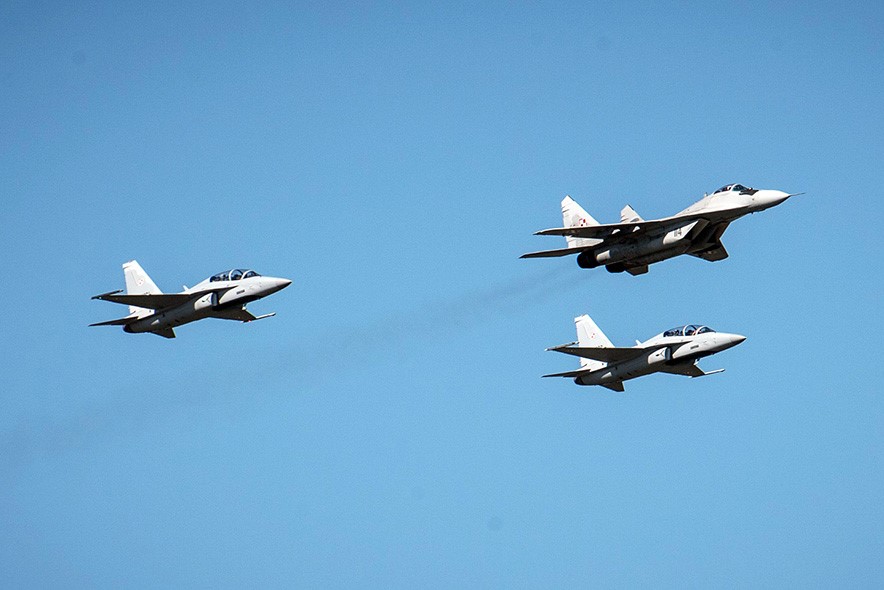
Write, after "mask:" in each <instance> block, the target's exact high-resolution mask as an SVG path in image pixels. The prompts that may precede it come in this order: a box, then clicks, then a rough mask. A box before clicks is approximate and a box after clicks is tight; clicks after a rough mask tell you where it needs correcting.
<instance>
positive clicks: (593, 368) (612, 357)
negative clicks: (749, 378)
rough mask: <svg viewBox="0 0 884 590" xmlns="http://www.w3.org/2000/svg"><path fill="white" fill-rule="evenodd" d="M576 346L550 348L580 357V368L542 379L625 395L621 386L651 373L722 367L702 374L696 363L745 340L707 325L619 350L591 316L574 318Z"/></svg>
mask: <svg viewBox="0 0 884 590" xmlns="http://www.w3.org/2000/svg"><path fill="white" fill-rule="evenodd" d="M574 323H575V324H577V342H571V343H569V344H562V345H561V346H553V347H552V348H547V350H554V351H556V352H563V353H565V354H571V355H574V356H579V357H580V369H578V370H576V371H567V372H565V373H553V374H552V375H544V377H572V378H573V379H574V383H576V384H577V385H601V386H602V387H607V388H608V389H613V390H614V391H623V382H624V381H626V380H627V379H635V378H636V377H641V376H643V375H649V374H651V373H658V372H659V373H674V374H676V375H687V376H688V377H703V376H705V375H713V374H715V373H721V372H722V371H724V369H717V370H715V371H709V372H708V373H706V372H704V371H703V370H702V369H701V368H700V367H698V366H697V364H696V363H697V360H698V359H700V358H702V357H704V356H709V355H712V354H715V353H717V352H721V351H722V350H726V349H728V348H731V347H732V346H736V345H737V344H739V343H740V342H742V341H743V340H745V339H746V337H745V336H741V335H739V334H725V333H724V332H716V331H715V330H713V329H712V328H709V327H707V326H695V325H688V326H681V327H678V328H673V329H671V330H666V331H665V332H663V333H662V334H658V335H656V336H654V337H653V338H651V339H650V340H646V341H645V342H639V341H637V340H636V345H635V346H633V347H631V348H618V347H615V346H614V345H613V344H611V341H610V340H608V337H607V336H605V335H604V333H602V331H601V330H599V327H598V326H597V325H596V324H595V322H594V321H593V320H592V318H590V317H589V316H588V315H582V316H580V317H577V318H574Z"/></svg>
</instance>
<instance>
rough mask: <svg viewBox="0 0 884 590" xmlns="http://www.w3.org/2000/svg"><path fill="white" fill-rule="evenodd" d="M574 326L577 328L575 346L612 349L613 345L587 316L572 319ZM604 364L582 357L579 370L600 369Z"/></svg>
mask: <svg viewBox="0 0 884 590" xmlns="http://www.w3.org/2000/svg"><path fill="white" fill-rule="evenodd" d="M574 324H575V325H576V326H577V345H578V346H580V347H581V348H613V346H614V345H613V344H612V343H611V341H610V340H608V337H607V336H605V333H604V332H602V331H601V330H600V329H599V327H598V326H597V325H596V323H595V322H594V321H593V319H592V318H591V317H589V316H588V315H582V316H580V317H576V318H574ZM606 364H607V363H603V362H602V361H594V360H592V359H587V358H582V357H581V359H580V368H582V369H593V370H595V369H600V368H602V367H604V366H605V365H606Z"/></svg>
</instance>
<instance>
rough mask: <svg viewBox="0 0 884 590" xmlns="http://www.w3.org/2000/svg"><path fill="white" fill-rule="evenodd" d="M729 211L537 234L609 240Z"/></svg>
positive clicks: (712, 219)
mask: <svg viewBox="0 0 884 590" xmlns="http://www.w3.org/2000/svg"><path fill="white" fill-rule="evenodd" d="M725 214H729V212H727V211H723V212H721V213H718V212H716V211H703V212H702V213H691V214H688V215H673V216H672V217H664V218H663V219H650V220H640V221H629V222H626V223H606V224H602V225H583V226H575V227H555V228H552V229H544V230H541V231H539V232H535V233H534V235H535V236H572V237H575V238H591V239H596V240H608V239H610V238H614V237H617V238H626V237H629V236H632V235H635V236H638V235H641V234H644V233H647V232H650V231H662V230H667V231H668V230H672V229H675V228H677V227H682V226H684V225H687V224H688V223H691V222H693V221H697V220H700V219H703V220H705V221H707V222H709V223H718V222H720V221H722V219H723V215H725Z"/></svg>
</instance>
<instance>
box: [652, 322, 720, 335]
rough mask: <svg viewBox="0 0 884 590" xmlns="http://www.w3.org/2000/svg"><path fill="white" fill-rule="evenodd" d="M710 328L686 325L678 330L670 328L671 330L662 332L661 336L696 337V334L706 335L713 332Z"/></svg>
mask: <svg viewBox="0 0 884 590" xmlns="http://www.w3.org/2000/svg"><path fill="white" fill-rule="evenodd" d="M714 331H715V330H713V329H712V328H710V327H709V326H696V325H694V324H688V325H687V326H680V327H678V328H672V329H671V330H666V331H665V332H663V336H696V335H697V334H706V333H707V332H714Z"/></svg>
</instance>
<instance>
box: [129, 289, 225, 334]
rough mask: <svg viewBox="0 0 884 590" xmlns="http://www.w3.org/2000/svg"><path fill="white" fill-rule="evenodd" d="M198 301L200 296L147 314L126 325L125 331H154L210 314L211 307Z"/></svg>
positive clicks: (187, 322) (180, 324) (176, 325)
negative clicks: (176, 305) (185, 302)
mask: <svg viewBox="0 0 884 590" xmlns="http://www.w3.org/2000/svg"><path fill="white" fill-rule="evenodd" d="M200 301H202V298H200V299H197V300H195V301H192V302H189V303H187V304H185V305H179V306H178V307H173V308H171V309H166V310H164V311H162V312H160V313H155V314H153V315H149V316H147V317H145V318H142V319H140V320H138V321H136V322H132V323H131V324H129V325H128V326H127V328H129V329H128V330H126V331H127V332H134V333H142V332H156V331H159V330H166V329H169V328H176V327H178V326H183V325H184V324H189V323H191V322H195V321H197V320H201V319H203V318H207V317H209V316H210V315H211V312H212V310H211V307H210V306H205V305H201V304H199V302H200Z"/></svg>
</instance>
